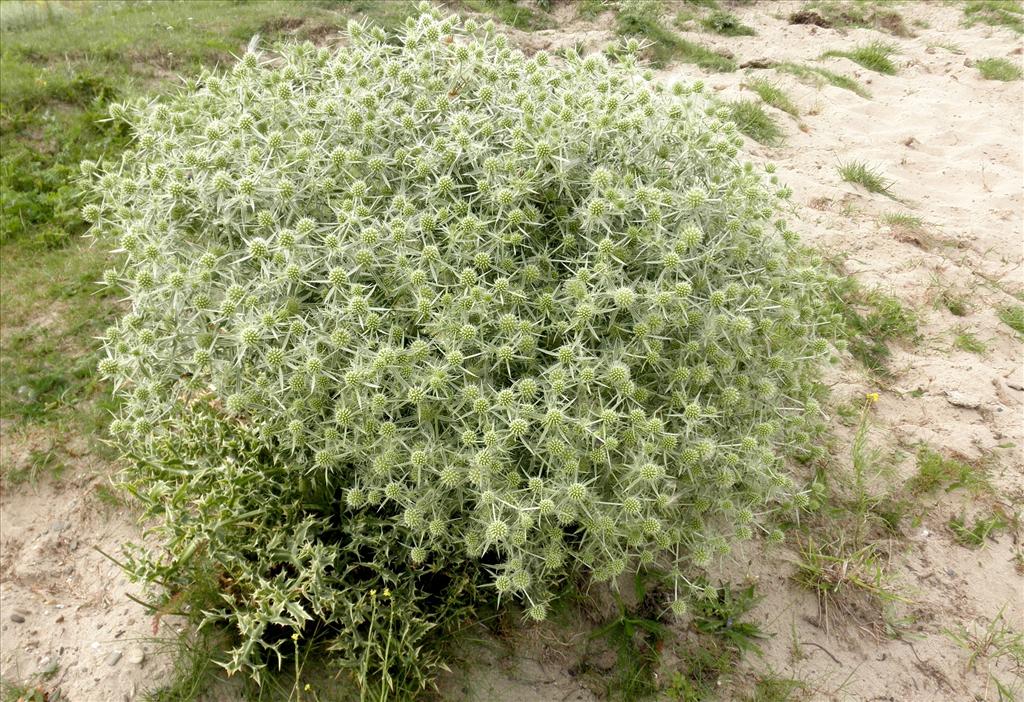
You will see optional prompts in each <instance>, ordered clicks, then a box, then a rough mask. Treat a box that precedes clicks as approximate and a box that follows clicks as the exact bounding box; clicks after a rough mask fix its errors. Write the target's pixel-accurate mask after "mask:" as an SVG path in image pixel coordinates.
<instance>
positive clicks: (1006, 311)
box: [997, 305, 1024, 339]
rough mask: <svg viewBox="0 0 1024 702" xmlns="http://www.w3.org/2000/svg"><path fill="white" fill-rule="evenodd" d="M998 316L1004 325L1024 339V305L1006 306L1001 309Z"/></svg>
mask: <svg viewBox="0 0 1024 702" xmlns="http://www.w3.org/2000/svg"><path fill="white" fill-rule="evenodd" d="M997 314H998V315H999V319H1000V320H1001V321H1002V322H1003V324H1005V325H1007V326H1008V327H1010V329H1013V330H1014V331H1015V332H1017V334H1018V335H1020V337H1021V338H1022V339H1024V305H1005V306H1004V307H1000V308H999V310H998V312H997Z"/></svg>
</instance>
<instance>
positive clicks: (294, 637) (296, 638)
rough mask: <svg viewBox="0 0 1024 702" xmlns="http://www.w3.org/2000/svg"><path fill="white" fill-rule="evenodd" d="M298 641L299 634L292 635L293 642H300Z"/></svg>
mask: <svg viewBox="0 0 1024 702" xmlns="http://www.w3.org/2000/svg"><path fill="white" fill-rule="evenodd" d="M298 640H299V632H297V631H296V632H295V633H294V634H292V641H298Z"/></svg>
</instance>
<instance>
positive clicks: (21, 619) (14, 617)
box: [11, 612, 25, 624]
mask: <svg viewBox="0 0 1024 702" xmlns="http://www.w3.org/2000/svg"><path fill="white" fill-rule="evenodd" d="M11 621H12V622H14V623H15V624H21V623H22V622H24V621H25V617H23V616H22V615H20V614H18V613H17V612H13V613H12V614H11Z"/></svg>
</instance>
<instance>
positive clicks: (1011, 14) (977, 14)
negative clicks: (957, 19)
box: [963, 0, 1024, 34]
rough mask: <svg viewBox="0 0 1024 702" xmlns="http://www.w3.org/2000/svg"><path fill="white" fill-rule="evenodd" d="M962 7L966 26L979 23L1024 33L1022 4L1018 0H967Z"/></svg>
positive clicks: (1023, 7)
mask: <svg viewBox="0 0 1024 702" xmlns="http://www.w3.org/2000/svg"><path fill="white" fill-rule="evenodd" d="M963 9H964V19H965V23H966V24H967V26H968V27H970V26H972V25H975V24H979V23H980V24H987V25H990V26H992V27H1006V28H1008V29H1012V30H1013V31H1015V32H1017V33H1018V34H1024V5H1022V4H1021V2H1020V0H969V2H967V3H966V4H965V5H964V6H963Z"/></svg>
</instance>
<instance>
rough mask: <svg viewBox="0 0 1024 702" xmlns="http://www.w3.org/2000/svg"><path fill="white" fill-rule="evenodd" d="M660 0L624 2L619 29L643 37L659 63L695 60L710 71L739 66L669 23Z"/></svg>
mask: <svg viewBox="0 0 1024 702" xmlns="http://www.w3.org/2000/svg"><path fill="white" fill-rule="evenodd" d="M660 8H661V5H660V3H657V2H653V3H652V2H651V0H647V1H646V2H645V1H644V0H640V1H639V2H636V1H634V2H627V3H623V4H622V5H621V6H620V7H619V12H618V17H617V26H616V30H617V32H618V33H619V34H620V35H622V36H626V37H634V38H637V39H642V40H644V41H645V43H646V47H645V50H646V51H647V52H648V53H649V54H650V56H651V63H652V64H653V65H654V66H655V67H664V66H667V65H668V64H669V63H671V62H672V61H682V62H683V63H692V64H695V65H697V66H700V67H701V68H705V69H707V70H709V71H717V72H720V73H728V72H731V71H735V70H736V62H735V61H733V60H732V59H730V58H728V57H726V56H722V55H721V54H718V53H716V52H714V51H713V50H711V49H709V48H708V47H706V46H702V45H700V44H697V43H694V42H692V41H689V40H687V39H684V38H683V37H681V36H679V35H678V34H676V33H675V32H674V31H672V30H671V29H669V28H668V27H665V26H664V25H663V24H662V23H661V19H660V11H661V10H660Z"/></svg>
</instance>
